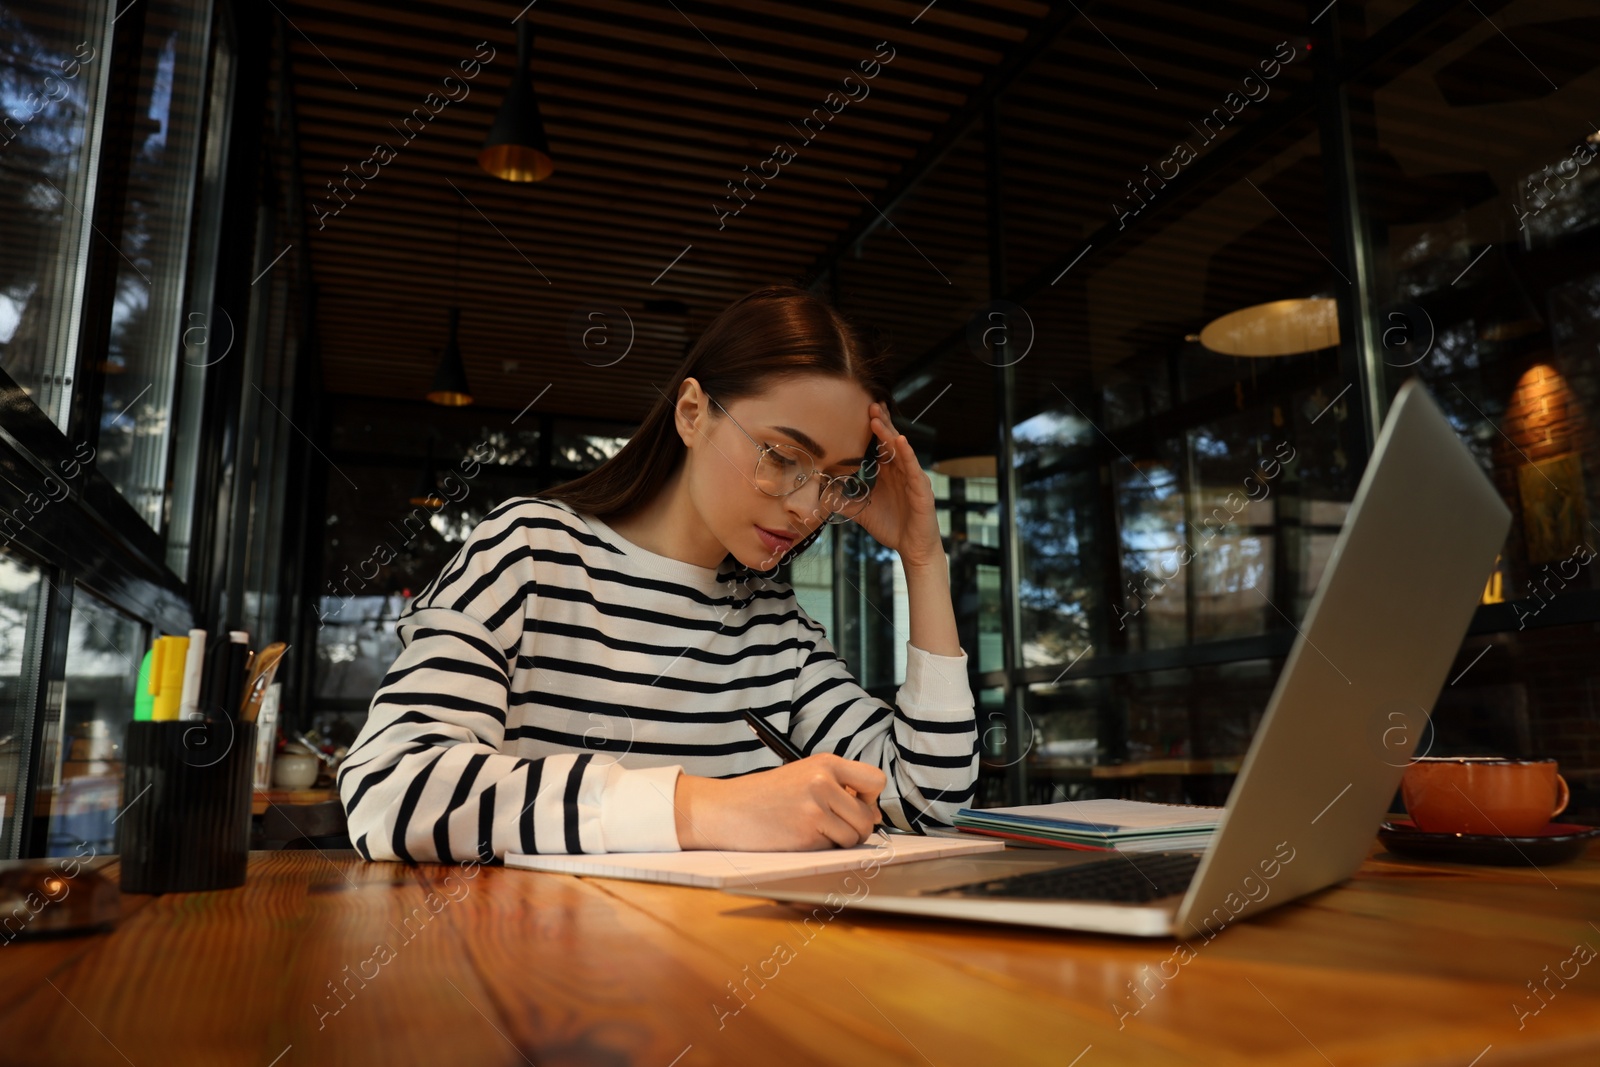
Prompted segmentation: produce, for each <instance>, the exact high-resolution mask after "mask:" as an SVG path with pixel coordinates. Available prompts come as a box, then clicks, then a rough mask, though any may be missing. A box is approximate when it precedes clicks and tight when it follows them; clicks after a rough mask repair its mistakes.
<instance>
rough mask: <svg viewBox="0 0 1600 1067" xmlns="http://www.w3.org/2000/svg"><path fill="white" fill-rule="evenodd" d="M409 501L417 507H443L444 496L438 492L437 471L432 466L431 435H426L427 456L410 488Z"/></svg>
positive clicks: (436, 508) (435, 508)
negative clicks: (414, 482)
mask: <svg viewBox="0 0 1600 1067" xmlns="http://www.w3.org/2000/svg"><path fill="white" fill-rule="evenodd" d="M411 503H412V505H413V506H415V507H419V508H433V509H434V510H435V511H437V510H438V509H440V508H442V507H444V503H445V501H444V497H443V496H441V495H440V494H439V473H438V471H436V470H435V469H434V466H433V435H432V434H431V433H430V434H429V435H428V458H427V461H426V462H425V463H424V464H423V466H422V470H421V472H420V473H419V474H418V476H417V484H416V486H415V488H413V489H412V490H411Z"/></svg>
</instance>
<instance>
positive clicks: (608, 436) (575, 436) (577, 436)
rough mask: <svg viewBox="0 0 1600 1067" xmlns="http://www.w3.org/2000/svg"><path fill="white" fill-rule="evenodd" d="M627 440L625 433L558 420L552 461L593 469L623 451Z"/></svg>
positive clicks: (556, 463) (551, 454) (558, 463)
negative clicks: (595, 429)
mask: <svg viewBox="0 0 1600 1067" xmlns="http://www.w3.org/2000/svg"><path fill="white" fill-rule="evenodd" d="M627 443H628V438H627V437H626V436H617V435H616V434H614V433H607V432H604V431H587V432H586V431H584V430H582V429H580V428H577V427H573V426H564V425H562V424H561V423H559V422H558V423H556V426H555V431H554V435H553V438H552V440H551V442H550V444H551V451H550V462H551V463H552V464H553V465H554V466H557V467H570V468H574V469H577V470H580V471H587V470H593V469H594V468H595V467H598V466H600V464H602V463H604V462H605V461H606V460H608V459H610V458H611V457H612V456H614V455H616V454H617V453H618V452H621V451H622V446H623V445H625V444H627Z"/></svg>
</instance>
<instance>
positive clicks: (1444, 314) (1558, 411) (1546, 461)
mask: <svg viewBox="0 0 1600 1067" xmlns="http://www.w3.org/2000/svg"><path fill="white" fill-rule="evenodd" d="M1580 7H1581V5H1580V6H1575V7H1572V8H1571V10H1570V11H1567V12H1563V11H1555V10H1552V9H1551V8H1550V6H1549V5H1544V4H1536V3H1532V2H1531V0H1517V2H1513V3H1511V4H1508V5H1506V6H1504V7H1503V8H1501V9H1500V10H1499V11H1497V12H1496V15H1495V22H1496V24H1497V25H1496V26H1491V25H1489V24H1487V23H1486V22H1484V21H1483V20H1476V19H1468V20H1465V21H1464V22H1462V23H1460V24H1455V23H1451V24H1448V25H1445V24H1441V25H1440V27H1439V28H1438V30H1437V31H1436V39H1434V40H1432V41H1430V42H1428V43H1429V45H1430V48H1431V51H1430V53H1429V54H1428V57H1427V58H1426V59H1423V60H1421V61H1419V62H1417V63H1415V64H1414V65H1412V66H1409V67H1406V68H1403V69H1400V70H1398V71H1386V72H1385V73H1384V75H1383V76H1382V77H1381V78H1376V79H1372V80H1364V81H1362V82H1357V83H1355V84H1354V85H1353V86H1352V90H1351V91H1352V96H1353V98H1354V99H1355V100H1357V101H1359V102H1360V105H1361V106H1362V107H1363V108H1367V109H1370V111H1371V113H1372V115H1373V120H1372V121H1371V122H1369V123H1365V124H1362V125H1361V126H1360V127H1358V128H1357V129H1356V131H1355V132H1356V133H1357V134H1358V142H1357V145H1356V147H1357V151H1358V155H1359V157H1360V158H1362V159H1363V160H1365V161H1366V163H1365V166H1364V167H1363V169H1362V171H1361V172H1360V173H1359V174H1358V184H1359V188H1360V192H1361V194H1362V198H1363V201H1364V203H1366V204H1367V205H1368V211H1367V215H1366V217H1365V218H1364V219H1363V220H1362V221H1363V223H1364V225H1365V226H1366V229H1367V232H1368V234H1369V236H1370V244H1371V247H1372V249H1373V257H1374V260H1375V267H1376V269H1375V271H1374V273H1373V277H1374V299H1373V305H1372V307H1371V308H1370V314H1371V315H1372V316H1373V317H1374V319H1376V320H1378V321H1381V322H1383V323H1384V324H1385V326H1386V329H1385V332H1384V334H1383V351H1382V353H1381V356H1382V361H1383V368H1382V370H1383V373H1384V376H1385V381H1384V385H1385V386H1386V395H1388V396H1393V394H1394V392H1395V391H1396V390H1398V389H1399V387H1400V385H1401V384H1402V383H1403V382H1404V381H1405V379H1406V378H1408V377H1410V376H1412V375H1419V376H1421V378H1422V379H1423V380H1424V381H1425V382H1426V383H1427V385H1428V387H1429V391H1430V392H1431V393H1432V394H1433V396H1434V398H1435V399H1436V400H1438V402H1439V404H1440V406H1441V407H1442V408H1444V410H1445V412H1446V414H1447V416H1448V417H1449V419H1450V422H1451V424H1452V425H1453V426H1454V427H1455V428H1456V430H1457V432H1458V433H1460V434H1461V436H1462V439H1463V441H1465V443H1466V444H1467V446H1468V447H1469V448H1470V449H1471V450H1472V451H1473V453H1474V454H1475V455H1476V456H1477V458H1478V461H1479V462H1480V463H1481V464H1482V465H1483V468H1484V470H1485V471H1486V472H1487V473H1488V474H1489V477H1490V479H1491V480H1492V481H1493V482H1494V484H1495V485H1496V486H1497V487H1498V488H1499V490H1500V492H1501V494H1502V496H1503V497H1504V499H1505V502H1506V504H1507V506H1508V507H1510V508H1511V510H1512V513H1513V516H1514V520H1513V522H1512V526H1511V530H1510V532H1509V533H1508V535H1507V538H1506V544H1505V547H1504V550H1503V552H1502V554H1501V555H1502V564H1501V570H1502V571H1503V593H1504V597H1505V599H1506V600H1507V601H1508V602H1510V603H1511V604H1512V605H1513V607H1514V608H1515V607H1517V606H1518V605H1517V602H1518V601H1519V600H1522V601H1526V603H1528V604H1538V603H1542V600H1527V598H1530V597H1534V596H1535V592H1534V590H1535V589H1540V590H1541V595H1542V590H1543V589H1544V588H1545V587H1544V585H1543V583H1544V582H1545V575H1546V574H1547V573H1548V572H1549V570H1550V569H1552V568H1554V569H1556V570H1558V571H1559V570H1560V568H1561V567H1562V566H1563V561H1566V560H1569V559H1570V558H1571V557H1572V556H1573V554H1574V553H1575V552H1576V551H1577V550H1578V549H1579V548H1580V546H1585V545H1586V546H1589V547H1590V548H1591V549H1592V548H1593V546H1596V545H1600V534H1597V533H1596V532H1595V527H1594V525H1593V519H1594V517H1595V516H1596V515H1600V433H1597V432H1596V426H1595V419H1596V417H1597V415H1600V379H1597V377H1596V375H1595V372H1594V363H1595V352H1596V349H1597V345H1600V269H1597V264H1596V258H1595V255H1594V248H1595V242H1596V239H1597V238H1600V158H1597V157H1600V130H1597V129H1596V127H1595V125H1594V121H1595V117H1596V116H1597V114H1600V108H1597V106H1596V105H1597V99H1600V98H1597V96H1596V91H1595V86H1596V81H1595V78H1596V74H1597V68H1600V55H1597V53H1596V52H1595V51H1594V49H1593V48H1591V47H1587V45H1588V42H1590V41H1592V40H1593V39H1594V35H1595V33H1596V32H1600V19H1596V18H1595V17H1593V16H1594V12H1593V11H1591V10H1584V11H1583V14H1584V15H1586V16H1587V17H1584V18H1574V17H1571V15H1572V14H1573V13H1575V12H1578V11H1579V9H1580ZM1590 7H1592V5H1590ZM1579 42H1583V43H1582V44H1579ZM1490 130H1492V131H1494V132H1493V135H1492V136H1486V131H1490ZM1423 131H1425V140H1426V147H1424V145H1423V143H1422V142H1421V141H1420V140H1419V134H1422V132H1423ZM1592 572H1593V568H1592V567H1578V566H1577V565H1575V564H1568V565H1567V570H1566V572H1565V573H1561V574H1560V575H1559V577H1558V580H1557V581H1556V582H1555V583H1551V587H1552V589H1553V591H1554V592H1556V594H1557V595H1559V594H1560V592H1562V591H1564V590H1565V589H1569V588H1570V589H1585V590H1586V589H1591V588H1593V586H1594V577H1593V573H1592Z"/></svg>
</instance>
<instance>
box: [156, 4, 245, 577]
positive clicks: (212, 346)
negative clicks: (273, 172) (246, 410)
mask: <svg viewBox="0 0 1600 1067" xmlns="http://www.w3.org/2000/svg"><path fill="white" fill-rule="evenodd" d="M218 14H219V17H218V19H217V25H216V30H215V32H214V33H213V35H212V42H211V83H210V89H209V94H210V99H209V101H208V102H207V104H206V107H207V109H208V113H207V116H206V130H205V139H204V143H203V145H202V148H201V157H200V203H199V207H198V209H197V213H196V216H195V240H194V249H195V258H194V261H193V263H192V265H191V269H190V271H189V278H188V283H187V284H188V295H187V297H186V299H185V301H184V312H183V320H182V333H181V334H180V337H179V348H180V350H181V352H182V357H183V363H182V366H181V367H180V368H179V376H180V378H181V381H180V383H179V387H178V392H179V397H180V401H179V403H180V405H181V407H180V409H179V411H178V414H177V420H178V431H177V439H176V441H175V442H174V446H173V452H174V456H173V464H172V513H171V522H170V524H169V526H168V529H167V566H169V567H171V568H172V570H173V572H174V573H175V574H178V575H180V576H182V577H185V578H186V577H188V575H189V553H190V547H191V546H190V539H191V537H192V532H193V529H194V512H195V500H196V494H197V492H198V491H199V488H200V487H199V484H198V480H199V477H198V476H199V461H200V451H201V445H202V440H201V426H202V417H203V415H204V405H205V382H206V377H207V375H208V373H214V372H208V368H210V367H213V366H216V365H217V364H218V363H220V362H222V361H223V360H224V359H227V358H228V357H229V356H230V355H232V356H234V358H236V359H237V358H240V356H241V355H242V353H239V354H235V349H236V348H242V347H243V346H242V345H240V344H239V340H240V339H239V336H238V329H239V325H240V321H239V318H240V317H236V316H235V314H234V312H232V311H229V310H227V309H225V308H221V307H217V306H215V305H214V304H213V302H212V295H213V293H214V291H215V281H216V276H217V265H218V259H219V254H220V252H221V248H220V242H221V228H222V201H223V193H224V188H223V170H224V166H225V164H226V161H227V158H228V138H229V133H230V130H229V126H230V122H229V119H230V117H231V114H232V101H233V80H234V64H233V55H234V52H233V42H232V35H231V33H230V32H227V30H226V28H225V27H226V26H228V25H229V24H230V20H228V19H227V18H225V17H222V12H220V11H219V13H218Z"/></svg>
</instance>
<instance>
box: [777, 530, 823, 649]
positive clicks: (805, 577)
mask: <svg viewBox="0 0 1600 1067" xmlns="http://www.w3.org/2000/svg"><path fill="white" fill-rule="evenodd" d="M833 534H834V527H832V526H824V527H823V528H822V533H821V534H819V535H818V536H817V539H816V540H815V541H813V542H812V543H811V547H810V548H808V549H806V550H805V552H803V553H801V555H800V558H799V559H797V560H795V561H794V562H793V563H791V564H789V565H788V576H787V579H786V580H787V581H788V583H789V585H790V587H791V588H793V589H794V597H795V599H796V600H798V601H799V602H800V606H801V607H802V608H804V609H805V612H806V614H807V615H810V616H811V618H812V619H813V620H815V621H816V623H817V625H819V626H821V627H822V628H823V629H824V630H827V631H828V640H829V641H832V640H833V638H834V633H833V629H834V627H833Z"/></svg>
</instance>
